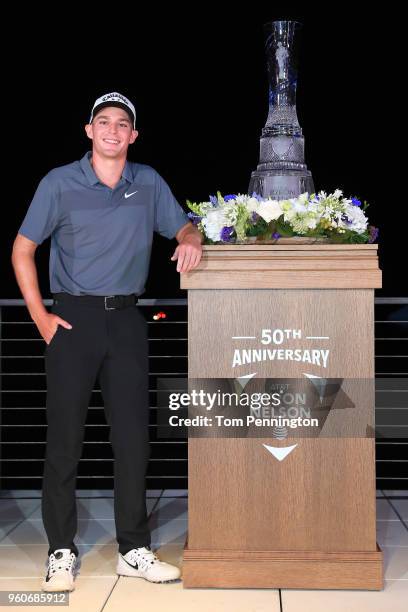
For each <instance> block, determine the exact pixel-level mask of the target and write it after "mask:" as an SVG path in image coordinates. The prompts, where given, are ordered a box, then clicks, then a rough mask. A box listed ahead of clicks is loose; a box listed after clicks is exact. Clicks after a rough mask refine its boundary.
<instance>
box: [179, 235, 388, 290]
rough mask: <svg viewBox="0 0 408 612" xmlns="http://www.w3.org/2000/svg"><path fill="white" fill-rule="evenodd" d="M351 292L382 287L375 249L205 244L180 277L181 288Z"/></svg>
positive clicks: (326, 246) (360, 246)
mask: <svg viewBox="0 0 408 612" xmlns="http://www.w3.org/2000/svg"><path fill="white" fill-rule="evenodd" d="M291 272H292V273H291ZM294 272H296V274H294ZM353 287H354V288H375V287H381V270H379V268H378V256H377V245H367V244H362V245H303V246H302V245H296V246H292V245H262V246H258V245H217V246H215V245H205V246H204V247H203V256H202V259H201V261H200V264H199V266H198V267H197V268H196V269H194V270H193V271H192V272H188V273H186V274H182V275H181V288H182V289H215V288H219V289H239V288H242V289H256V288H258V289H259V288H265V289H268V288H274V289H279V288H314V289H317V288H322V289H325V288H345V289H346V288H353Z"/></svg>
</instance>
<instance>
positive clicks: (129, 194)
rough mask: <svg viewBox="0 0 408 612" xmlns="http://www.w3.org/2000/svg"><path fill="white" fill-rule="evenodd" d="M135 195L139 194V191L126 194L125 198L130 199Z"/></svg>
mask: <svg viewBox="0 0 408 612" xmlns="http://www.w3.org/2000/svg"><path fill="white" fill-rule="evenodd" d="M135 193H137V191H132V193H125V198H130V196H132V195H134V194H135Z"/></svg>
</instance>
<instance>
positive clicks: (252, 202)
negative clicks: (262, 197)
mask: <svg viewBox="0 0 408 612" xmlns="http://www.w3.org/2000/svg"><path fill="white" fill-rule="evenodd" d="M245 206H246V207H247V210H248V212H258V209H259V202H258V200H257V199H256V198H248V200H247V201H246V202H245Z"/></svg>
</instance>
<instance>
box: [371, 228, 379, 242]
mask: <svg viewBox="0 0 408 612" xmlns="http://www.w3.org/2000/svg"><path fill="white" fill-rule="evenodd" d="M369 230H370V237H369V239H368V242H375V241H376V240H377V238H378V234H379V233H380V230H379V229H378V227H374V225H370V227H369Z"/></svg>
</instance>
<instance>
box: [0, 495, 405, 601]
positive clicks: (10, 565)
mask: <svg viewBox="0 0 408 612" xmlns="http://www.w3.org/2000/svg"><path fill="white" fill-rule="evenodd" d="M77 496H78V519H79V520H78V536H77V539H76V542H77V545H78V549H79V551H80V568H79V575H78V577H77V579H76V589H75V591H74V592H73V593H71V594H70V604H69V610H75V611H82V610H83V611H84V612H85V611H86V612H94V611H95V612H96V611H97V610H98V611H99V610H104V611H105V612H116V611H119V610H122V609H123V610H133V609H146V610H149V611H151V612H156V611H157V612H158V611H159V610H165V611H166V612H173V611H176V610H177V611H178V612H182V611H183V610H191V609H192V608H193V607H194V609H195V610H197V611H199V610H211V612H221V611H222V612H229V611H230V610H234V612H241V611H242V612H243V611H245V612H252V611H254V612H255V611H256V612H263V611H266V610H268V612H309V611H310V612H312V611H313V612H323V611H324V612H326V611H327V610H330V611H331V612H340V611H341V612H354V611H356V612H357V611H358V612H364V611H366V610H367V611H370V612H377V611H378V612H383V611H385V610H387V609H388V608H390V609H392V611H393V612H399V611H400V610H401V611H402V610H404V612H405V611H406V610H407V607H408V606H407V601H408V491H378V492H377V540H378V543H379V544H380V546H381V548H382V550H383V552H384V565H385V579H386V581H385V589H384V590H383V591H380V592H378V591H375V592H369V591H326V590H310V591H307V590H296V589H292V590H290V589H281V590H278V589H183V586H182V583H181V582H180V581H179V582H176V583H173V584H159V585H155V584H151V583H148V582H146V581H145V580H140V579H135V578H125V577H120V578H119V577H118V576H117V575H116V572H115V567H116V557H117V544H116V540H115V525H114V521H113V496H112V493H111V492H109V491H78V493H77ZM40 504H41V498H40V492H38V491H15V492H13V491H1V492H0V591H11V590H20V591H21V590H25V591H27V590H32V591H39V590H40V583H41V579H42V576H43V574H44V571H45V561H46V554H47V549H48V546H47V541H46V538H45V533H44V528H43V525H42V521H41V509H40ZM147 507H148V511H149V521H150V527H151V532H152V545H153V548H155V549H158V551H159V555H160V556H161V558H162V559H163V560H165V561H169V562H171V563H175V564H177V565H181V557H182V548H183V545H184V541H185V536H186V529H187V491H184V490H181V491H178V490H177V491H176V490H170V489H169V490H164V491H161V490H155V491H149V492H148V498H147ZM47 608H48V609H50V608H51V609H56V606H48V607H47ZM58 608H61V606H58ZM14 609H20V607H18V606H15V607H14ZM22 609H23V608H22ZM24 609H27V607H24ZM29 609H30V610H32V609H35V610H36V609H37V607H35V606H30V607H29ZM38 609H40V608H38Z"/></svg>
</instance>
